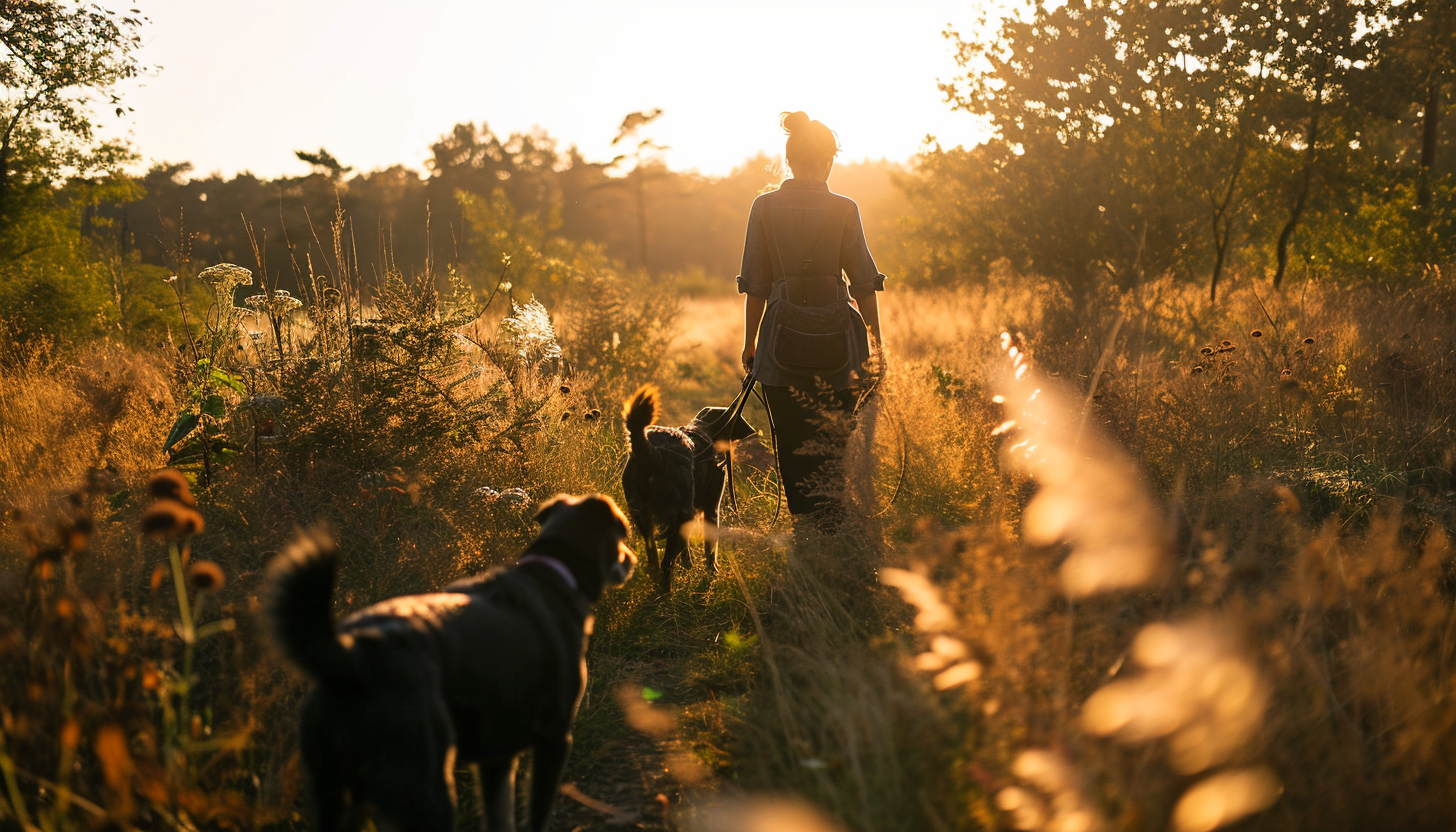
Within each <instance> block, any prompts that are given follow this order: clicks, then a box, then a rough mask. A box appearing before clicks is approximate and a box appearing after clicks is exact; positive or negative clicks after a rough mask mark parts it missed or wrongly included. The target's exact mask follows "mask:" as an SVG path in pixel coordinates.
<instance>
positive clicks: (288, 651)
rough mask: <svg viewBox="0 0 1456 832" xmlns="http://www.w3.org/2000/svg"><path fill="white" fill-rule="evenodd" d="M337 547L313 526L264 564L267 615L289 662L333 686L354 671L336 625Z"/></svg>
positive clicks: (321, 683)
mask: <svg viewBox="0 0 1456 832" xmlns="http://www.w3.org/2000/svg"><path fill="white" fill-rule="evenodd" d="M338 570H339V547H338V545H337V544H336V543H335V542H334V540H333V538H332V537H330V536H329V535H328V534H325V533H324V532H322V531H319V530H317V529H305V530H303V531H301V532H299V534H298V537H297V539H295V540H294V541H293V543H292V544H290V545H289V547H288V548H287V549H285V550H284V551H283V553H282V554H280V555H278V556H277V557H276V558H274V559H273V563H272V564H270V565H269V567H268V589H267V593H266V598H267V602H266V603H267V613H266V614H267V617H268V621H269V623H271V624H272V629H273V637H274V640H275V641H276V642H277V643H278V645H279V646H280V647H282V649H283V653H284V655H285V656H287V657H288V659H289V661H291V662H293V663H294V664H295V665H297V666H298V668H299V669H300V670H302V671H303V672H304V673H306V674H308V675H309V676H310V677H312V678H313V679H314V680H315V681H317V682H318V683H319V684H320V685H323V686H325V687H336V686H338V685H341V684H344V683H347V682H348V681H349V680H350V679H353V678H354V677H355V676H357V675H358V668H357V665H356V663H355V659H354V656H353V654H351V653H350V652H349V651H348V650H347V649H345V647H344V645H343V643H341V642H340V641H339V634H338V632H337V631H336V630H335V629H334V614H333V595H334V577H335V575H336V574H337V573H338Z"/></svg>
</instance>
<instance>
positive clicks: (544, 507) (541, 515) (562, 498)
mask: <svg viewBox="0 0 1456 832" xmlns="http://www.w3.org/2000/svg"><path fill="white" fill-rule="evenodd" d="M567 502H568V500H567V498H566V495H565V494H557V495H556V496H555V497H552V498H551V499H549V500H547V501H546V502H544V503H542V504H541V508H539V509H537V510H536V516H535V517H534V518H532V519H534V520H535V521H536V525H538V526H544V525H546V521H547V520H550V519H551V515H552V514H554V513H555V512H556V511H557V510H558V509H560V508H561V507H562V506H563V505H565V504H567Z"/></svg>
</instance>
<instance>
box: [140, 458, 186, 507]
mask: <svg viewBox="0 0 1456 832" xmlns="http://www.w3.org/2000/svg"><path fill="white" fill-rule="evenodd" d="M147 487H148V488H150V489H151V491H152V496H153V497H155V498H156V499H158V500H176V501H177V502H179V503H181V504H183V505H185V506H189V507H191V508H197V500H195V499H194V498H193V497H192V489H191V488H189V487H188V485H187V478H186V477H184V476H182V472H181V471H178V470H176V469H175V468H163V469H162V470H160V471H158V472H157V473H155V474H153V475H152V479H151V481H150V482H148V483H147Z"/></svg>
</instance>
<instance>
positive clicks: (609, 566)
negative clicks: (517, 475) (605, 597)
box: [536, 494, 637, 601]
mask: <svg viewBox="0 0 1456 832" xmlns="http://www.w3.org/2000/svg"><path fill="white" fill-rule="evenodd" d="M536 522H537V523H540V524H541V534H540V535H539V536H538V537H537V540H541V541H548V540H549V541H553V542H555V543H561V544H565V546H564V548H565V549H566V553H564V554H563V555H562V556H561V560H562V562H563V563H565V564H566V567H567V568H568V569H570V570H571V573H572V575H573V576H575V578H576V581H577V585H578V586H579V587H580V588H581V592H582V594H583V595H585V596H586V597H587V598H589V599H591V600H592V601H596V600H597V599H598V598H600V597H601V595H602V590H603V589H604V588H606V587H609V586H621V585H622V584H624V583H626V582H627V580H628V579H629V578H631V577H632V569H633V568H634V567H635V566H636V565H637V556H636V555H635V554H633V552H632V549H631V548H630V547H628V546H627V544H626V540H627V518H626V516H625V515H623V514H622V510H621V509H619V508H617V504H616V502H614V501H613V500H612V498H611V497H608V496H607V495H605V494H584V495H574V494H560V495H557V496H555V497H552V498H551V499H550V500H547V501H546V502H545V503H543V504H542V505H541V510H540V511H538V512H536Z"/></svg>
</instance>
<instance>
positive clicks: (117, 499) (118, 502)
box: [106, 488, 131, 509]
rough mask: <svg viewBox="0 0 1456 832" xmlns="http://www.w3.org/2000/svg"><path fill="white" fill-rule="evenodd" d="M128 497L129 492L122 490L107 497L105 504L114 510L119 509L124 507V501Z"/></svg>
mask: <svg viewBox="0 0 1456 832" xmlns="http://www.w3.org/2000/svg"><path fill="white" fill-rule="evenodd" d="M129 497H131V490H130V489H126V488H123V489H122V490H120V491H118V492H116V493H115V494H112V495H111V496H109V497H107V498H106V504H107V505H109V506H111V507H112V508H114V509H116V508H121V507H122V506H124V505H126V501H127V499H128V498H129Z"/></svg>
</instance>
